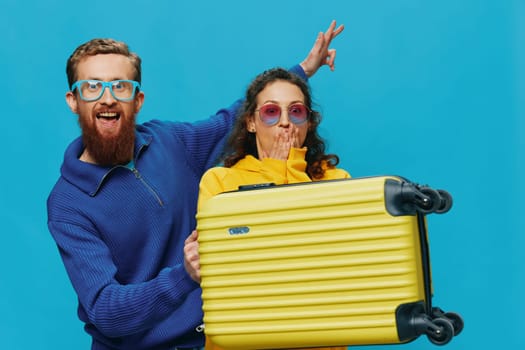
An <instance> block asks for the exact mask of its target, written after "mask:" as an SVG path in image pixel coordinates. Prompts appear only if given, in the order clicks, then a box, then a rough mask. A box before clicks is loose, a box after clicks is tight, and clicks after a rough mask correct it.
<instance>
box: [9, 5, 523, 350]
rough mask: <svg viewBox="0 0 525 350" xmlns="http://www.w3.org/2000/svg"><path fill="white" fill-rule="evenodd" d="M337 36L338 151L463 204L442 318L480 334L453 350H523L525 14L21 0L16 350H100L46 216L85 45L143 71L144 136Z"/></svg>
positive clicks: (439, 291)
mask: <svg viewBox="0 0 525 350" xmlns="http://www.w3.org/2000/svg"><path fill="white" fill-rule="evenodd" d="M332 19H336V20H337V21H338V23H344V24H345V26H346V29H345V31H344V32H343V34H341V36H340V37H338V38H336V39H335V41H334V42H333V45H332V46H333V47H334V48H336V49H337V60H336V67H337V68H336V71H335V72H330V71H329V70H328V69H327V68H323V69H322V70H321V71H319V72H318V74H317V75H316V76H315V77H314V78H313V79H311V86H312V90H313V94H314V98H315V100H316V101H317V103H318V104H319V106H320V109H321V111H322V112H323V114H324V117H325V119H324V121H323V124H322V130H321V133H322V135H323V136H325V137H326V138H327V139H328V140H329V147H330V151H333V152H335V153H337V154H339V155H340V157H341V160H342V162H341V165H342V166H343V167H344V168H346V169H347V170H348V171H350V173H351V174H352V175H353V176H354V177H358V176H368V175H381V174H396V175H402V176H405V177H408V178H409V179H411V180H413V181H416V182H420V183H427V184H429V185H431V186H434V187H439V188H445V189H447V190H448V191H449V192H451V193H452V195H453V196H454V207H453V208H452V210H451V211H450V212H449V213H447V214H446V215H442V216H429V229H430V232H429V238H430V244H431V258H432V267H433V279H434V292H435V296H434V303H435V304H436V305H439V306H441V307H442V308H444V309H446V310H451V311H452V310H454V311H457V312H459V313H461V314H462V315H463V317H464V319H465V329H464V331H463V333H462V334H461V335H459V336H458V337H457V338H455V339H453V340H452V342H451V343H449V344H448V345H446V348H448V349H480V348H488V349H490V348H505V349H516V348H522V347H523V345H525V341H524V340H523V339H524V338H523V337H522V336H521V334H522V324H521V318H522V317H521V316H522V315H523V312H524V311H525V307H524V306H523V302H522V296H523V295H524V294H525V282H524V277H523V276H524V274H525V269H524V267H523V263H522V261H521V260H522V258H521V253H522V251H523V248H524V246H525V239H524V233H525V232H524V228H525V225H524V218H523V216H524V215H523V214H524V209H525V208H524V205H523V198H524V195H525V189H524V186H523V181H522V178H523V176H524V175H525V171H524V167H523V159H524V150H525V145H524V141H523V136H524V130H525V125H524V124H525V122H524V118H523V116H524V114H525V106H524V97H523V96H525V46H524V44H525V24H524V23H525V3H524V1H521V0H509V1H500V0H493V1H490V0H486V1H480V0H463V1H456V0H443V1H439V2H423V1H419V0H396V1H391V0H370V1H351V0H349V1H333V2H319V1H313V0H294V1H282V0H279V1H277V0H266V1H256V2H250V1H191V2H190V1H168V0H166V1H151V2H145V1H138V0H127V1H90V2H72V1H58V0H54V1H52V0H47V1H34V2H32V3H30V2H25V1H18V0H4V1H3V6H2V11H1V13H0V32H1V33H2V34H1V38H2V45H0V67H1V68H0V69H1V72H2V74H1V78H2V80H3V82H2V84H0V96H1V98H2V109H3V112H2V114H3V117H2V139H3V140H4V141H3V142H2V146H3V147H4V148H3V149H4V156H3V159H2V164H3V165H2V170H1V172H0V186H1V192H0V196H1V197H0V219H1V222H2V229H1V231H2V238H3V242H2V244H0V266H1V271H2V272H1V274H0V310H2V312H1V317H0V344H1V346H0V347H1V348H2V349H36V348H38V349H53V350H62V349H68V350H69V349H88V348H89V344H90V340H89V337H88V336H87V335H86V334H85V333H84V332H83V330H82V324H81V323H80V321H78V319H77V317H76V297H75V294H74V291H73V288H72V287H71V285H70V283H69V280H68V277H67V275H66V273H65V270H64V268H63V265H62V262H61V260H60V257H59V254H58V250H57V248H56V246H55V244H54V242H53V240H52V238H51V236H50V234H49V232H48V230H47V226H46V220H47V216H46V207H45V201H46V198H47V195H48V193H49V191H50V189H51V187H52V186H53V184H54V183H55V181H56V179H57V177H58V175H59V167H60V164H61V162H62V155H63V151H64V149H65V147H66V146H67V144H68V143H69V142H70V141H71V140H72V139H73V138H74V137H76V136H77V135H78V134H79V128H78V125H77V120H76V117H75V116H74V115H73V114H72V113H71V112H70V111H69V109H68V107H67V105H66V103H65V100H64V95H65V92H66V90H67V83H66V75H65V63H66V59H67V58H68V56H69V55H70V54H71V52H72V51H73V50H74V49H75V48H76V47H77V46H78V45H79V44H81V43H83V42H85V41H87V40H89V39H91V38H93V37H113V38H116V39H119V40H123V41H126V42H127V43H128V44H129V45H130V46H131V48H132V50H134V51H136V52H138V53H139V54H140V55H141V57H142V59H143V90H144V91H145V93H146V100H145V105H144V108H143V110H142V111H141V114H140V116H139V121H145V120H149V119H152V118H161V119H176V120H182V121H193V120H197V119H201V118H204V117H206V116H208V115H210V114H212V113H214V112H215V111H216V110H217V109H218V108H220V107H222V106H226V105H228V104H229V103H230V102H232V101H233V100H234V99H236V98H238V97H239V96H241V94H242V93H243V91H244V89H245V87H246V85H247V84H248V82H249V81H250V80H251V79H252V78H253V77H254V76H255V75H256V74H258V73H259V72H261V71H262V70H263V69H265V68H269V67H272V66H286V67H288V66H291V65H292V64H294V63H297V62H299V61H300V60H301V59H303V58H304V56H305V55H306V53H307V52H308V51H309V50H310V48H311V45H312V44H313V41H314V38H315V36H316V34H317V33H318V32H319V31H321V30H325V29H326V28H327V26H328V24H329V22H330V21H331V20H332ZM398 347H399V348H402V349H433V348H435V345H432V344H430V342H429V341H428V340H427V339H426V338H425V337H420V338H419V339H417V340H416V341H414V342H412V343H409V344H406V345H400V346H398ZM356 348H360V347H356ZM364 348H365V347H363V349H364ZM386 348H388V346H371V347H366V349H368V350H371V349H386Z"/></svg>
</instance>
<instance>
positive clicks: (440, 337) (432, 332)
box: [427, 317, 454, 345]
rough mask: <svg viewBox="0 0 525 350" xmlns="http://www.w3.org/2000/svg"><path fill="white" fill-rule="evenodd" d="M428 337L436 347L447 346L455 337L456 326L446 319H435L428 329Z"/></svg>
mask: <svg viewBox="0 0 525 350" xmlns="http://www.w3.org/2000/svg"><path fill="white" fill-rule="evenodd" d="M427 337H428V339H429V340H430V341H431V342H432V343H434V344H436V345H445V344H447V343H448V342H449V341H450V340H451V339H452V337H454V326H453V325H452V322H451V321H450V320H448V319H446V318H444V317H438V318H435V319H433V320H432V325H431V326H430V327H428V330H427Z"/></svg>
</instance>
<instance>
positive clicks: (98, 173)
mask: <svg viewBox="0 0 525 350" xmlns="http://www.w3.org/2000/svg"><path fill="white" fill-rule="evenodd" d="M152 138H153V137H152V136H151V135H149V134H144V133H141V132H138V131H135V147H134V153H133V154H134V155H133V157H134V158H135V159H134V161H135V163H136V162H137V159H138V157H139V155H140V152H141V150H142V149H143V147H145V146H148V145H149V144H150V143H151V140H152ZM83 151H84V144H83V143H82V137H78V138H76V139H75V140H74V141H73V142H72V143H71V144H70V145H69V146H68V148H67V149H66V152H65V154H64V162H63V163H62V167H61V168H60V173H61V175H62V177H63V178H64V179H65V180H66V181H67V182H69V183H71V184H72V185H74V186H76V187H78V188H79V189H80V190H82V191H83V192H85V193H87V194H88V195H90V196H92V197H93V196H95V195H96V194H97V192H98V190H99V189H100V187H101V186H102V184H103V182H104V179H105V178H106V176H107V175H108V174H109V173H110V172H111V171H113V170H114V169H116V168H119V167H123V166H125V165H115V166H100V165H96V164H91V163H86V162H83V161H81V160H79V159H78V158H79V157H80V155H81V154H82V152H83Z"/></svg>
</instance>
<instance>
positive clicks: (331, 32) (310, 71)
mask: <svg viewBox="0 0 525 350" xmlns="http://www.w3.org/2000/svg"><path fill="white" fill-rule="evenodd" d="M335 26H336V22H335V20H333V21H332V23H330V26H329V27H328V29H327V31H326V32H325V33H323V32H320V33H319V34H318V35H317V38H316V40H315V43H314V46H313V47H312V50H310V52H309V53H308V56H306V58H305V59H304V61H303V62H301V63H300V64H301V67H302V68H303V70H304V72H305V73H306V75H307V76H308V77H311V76H312V75H314V74H315V72H317V70H318V69H319V68H320V67H321V66H323V65H325V64H326V65H328V66H329V67H330V70H331V71H333V70H334V69H335V49H328V47H329V46H330V43H331V42H332V39H333V38H335V37H336V36H338V35H339V33H341V32H342V31H343V29H345V27H344V25H342V24H341V25H340V26H339V27H338V28H337V29H335Z"/></svg>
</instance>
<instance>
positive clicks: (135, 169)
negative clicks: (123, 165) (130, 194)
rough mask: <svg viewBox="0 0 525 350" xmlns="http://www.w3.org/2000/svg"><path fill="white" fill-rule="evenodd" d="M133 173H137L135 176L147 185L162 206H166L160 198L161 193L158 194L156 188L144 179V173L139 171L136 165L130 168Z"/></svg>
mask: <svg viewBox="0 0 525 350" xmlns="http://www.w3.org/2000/svg"><path fill="white" fill-rule="evenodd" d="M129 169H130V170H131V171H132V172H133V174H135V177H136V178H137V179H139V180H140V182H142V183H143V184H144V186H146V188H147V189H148V190H149V191H150V192H151V193H152V194H153V196H154V197H155V198H156V199H157V201H158V202H159V204H160V206H164V203H163V202H162V199H160V197H159V195H158V194H157V192H155V190H154V189H153V188H152V187H151V186H150V185H149V184H148V183H147V182H146V180H144V178H142V175H141V174H140V173H139V171H138V170H137V168H135V167H132V168H129Z"/></svg>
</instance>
